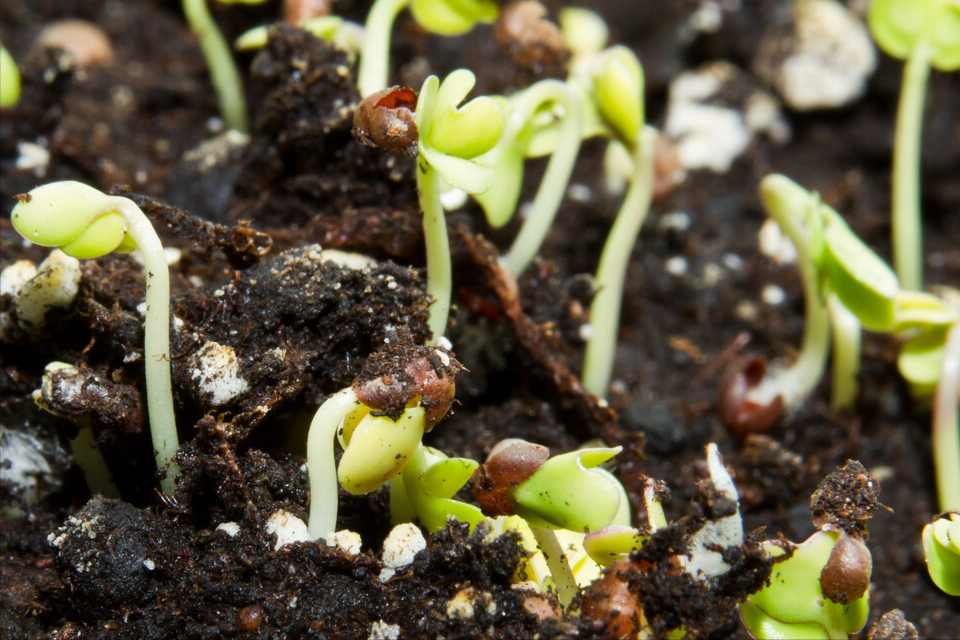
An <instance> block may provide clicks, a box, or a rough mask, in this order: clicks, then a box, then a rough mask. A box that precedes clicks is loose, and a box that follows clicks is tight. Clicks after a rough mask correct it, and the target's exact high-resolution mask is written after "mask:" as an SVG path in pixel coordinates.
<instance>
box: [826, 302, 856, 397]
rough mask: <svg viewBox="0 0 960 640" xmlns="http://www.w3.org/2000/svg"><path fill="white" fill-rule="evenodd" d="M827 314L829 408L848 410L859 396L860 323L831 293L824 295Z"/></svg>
mask: <svg viewBox="0 0 960 640" xmlns="http://www.w3.org/2000/svg"><path fill="white" fill-rule="evenodd" d="M827 312H828V313H829V314H830V329H831V331H832V332H833V363H832V365H831V366H832V369H833V378H832V384H831V388H830V407H831V408H833V409H834V410H849V409H853V405H854V403H856V401H857V395H858V394H859V393H860V383H859V377H860V348H861V347H860V343H861V337H860V321H859V320H858V319H857V316H855V315H854V314H853V312H852V311H850V310H849V309H847V307H846V306H845V305H844V304H843V303H842V302H840V298H838V297H837V296H836V294H833V293H831V294H829V295H828V296H827Z"/></svg>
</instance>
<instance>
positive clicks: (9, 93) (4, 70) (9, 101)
mask: <svg viewBox="0 0 960 640" xmlns="http://www.w3.org/2000/svg"><path fill="white" fill-rule="evenodd" d="M19 99H20V70H19V69H17V63H16V62H15V61H14V59H13V56H11V55H10V52H8V51H7V49H6V48H5V47H3V46H0V108H3V109H6V108H8V107H12V106H14V105H15V104H17V101H18V100H19Z"/></svg>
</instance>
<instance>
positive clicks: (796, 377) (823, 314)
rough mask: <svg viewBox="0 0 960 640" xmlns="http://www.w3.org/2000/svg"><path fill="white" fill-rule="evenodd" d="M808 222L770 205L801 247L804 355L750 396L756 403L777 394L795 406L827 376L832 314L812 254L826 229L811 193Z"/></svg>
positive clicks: (789, 404)
mask: <svg viewBox="0 0 960 640" xmlns="http://www.w3.org/2000/svg"><path fill="white" fill-rule="evenodd" d="M809 207H810V208H812V209H813V210H812V211H810V212H809V216H808V220H807V222H808V225H809V227H810V228H806V227H805V226H804V225H803V224H801V223H800V222H799V220H801V219H803V216H802V215H801V212H799V211H792V210H790V211H787V210H781V209H780V208H779V207H776V206H772V207H768V209H767V214H768V215H769V216H770V217H772V218H773V219H774V220H776V222H777V224H778V225H780V228H781V229H782V230H783V232H784V233H785V234H787V237H789V238H790V240H791V242H793V246H794V247H796V249H797V263H798V265H799V268H800V278H801V281H802V283H803V307H804V322H803V338H802V341H801V344H800V355H799V357H798V358H797V360H796V362H794V363H793V364H792V365H791V366H790V367H788V368H786V369H783V370H781V371H779V372H776V373H774V374H773V375H769V376H767V379H766V380H764V382H763V383H762V384H760V385H758V386H757V387H755V388H754V389H753V390H752V391H751V392H750V393H749V394H748V397H749V398H750V399H752V400H754V401H755V402H758V403H760V404H765V403H767V402H769V401H770V400H772V399H773V398H774V397H776V396H777V395H780V396H781V397H782V398H783V404H784V406H785V407H786V408H788V409H792V408H795V407H796V406H798V405H799V404H800V403H801V402H803V401H804V400H805V399H806V398H807V397H808V396H809V395H810V393H811V392H812V391H813V390H814V389H815V388H816V386H817V384H819V382H820V380H821V379H822V378H823V372H824V371H825V370H826V367H827V356H828V354H829V352H830V315H829V313H828V312H827V305H826V302H825V301H824V300H823V298H822V296H821V295H820V284H819V283H820V270H819V266H818V265H817V263H816V261H814V258H813V254H812V253H811V245H816V244H819V243H820V242H822V240H820V239H819V237H814V235H815V234H819V233H820V229H821V228H822V223H821V219H820V218H819V216H821V215H822V214H821V213H820V199H819V198H818V197H815V196H811V198H810V204H809Z"/></svg>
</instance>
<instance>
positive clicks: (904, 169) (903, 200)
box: [892, 42, 933, 291]
mask: <svg viewBox="0 0 960 640" xmlns="http://www.w3.org/2000/svg"><path fill="white" fill-rule="evenodd" d="M932 55H933V51H932V49H931V48H930V46H929V45H927V44H925V43H923V42H921V43H919V44H918V45H917V46H916V48H914V49H913V51H911V52H910V56H909V57H908V58H907V63H906V65H904V67H903V85H902V86H901V87H900V103H899V105H898V106H897V130H896V136H895V138H894V144H893V195H892V200H893V202H892V205H893V221H892V222H893V228H892V231H893V264H894V266H895V267H896V271H897V276H898V277H899V278H900V286H901V287H902V288H903V289H906V290H910V291H919V290H920V289H921V288H922V287H923V255H922V246H921V245H922V237H921V235H920V134H921V132H922V129H923V103H924V99H925V94H926V91H927V76H929V75H930V59H931V57H932Z"/></svg>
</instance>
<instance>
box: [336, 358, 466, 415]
mask: <svg viewBox="0 0 960 640" xmlns="http://www.w3.org/2000/svg"><path fill="white" fill-rule="evenodd" d="M402 366H403V368H402V370H396V369H395V370H393V371H391V372H383V373H382V374H381V375H380V376H378V377H376V378H372V379H368V380H362V381H361V380H358V381H357V382H355V383H354V385H353V391H354V393H356V394H357V399H358V400H360V402H362V403H363V404H365V405H367V406H368V407H371V408H373V409H376V410H378V411H382V412H383V413H385V414H386V415H389V416H391V417H394V419H398V418H399V417H400V414H401V413H402V412H403V410H404V409H405V408H406V406H407V404H408V403H409V402H411V401H412V400H414V399H416V398H417V397H419V398H420V406H422V407H423V408H424V423H425V430H426V431H430V429H432V428H433V426H434V425H435V424H437V422H439V421H440V419H441V418H443V416H445V415H446V413H447V411H449V410H450V406H451V405H452V404H453V397H454V394H455V393H456V383H455V377H456V374H457V373H459V372H460V371H462V370H463V366H462V365H461V364H460V363H459V362H457V360H456V359H455V358H454V357H453V355H452V354H450V353H449V352H447V351H445V350H442V349H438V348H429V349H424V350H423V351H422V352H420V353H418V354H416V355H414V354H410V356H409V357H408V358H407V359H406V361H405V363H404V364H403V365H402Z"/></svg>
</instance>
